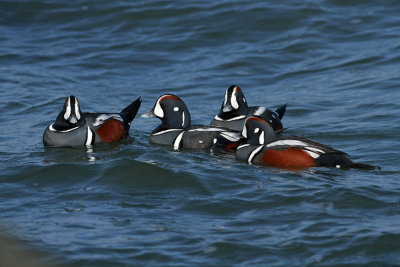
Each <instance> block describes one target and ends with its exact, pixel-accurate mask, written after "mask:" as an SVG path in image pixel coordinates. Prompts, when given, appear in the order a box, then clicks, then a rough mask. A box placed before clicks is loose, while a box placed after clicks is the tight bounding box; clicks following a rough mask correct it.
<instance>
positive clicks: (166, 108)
mask: <svg viewBox="0 0 400 267" xmlns="http://www.w3.org/2000/svg"><path fill="white" fill-rule="evenodd" d="M142 116H144V117H157V118H158V119H160V120H161V124H160V125H159V126H158V127H157V128H155V129H154V130H153V131H152V133H151V135H150V142H151V143H153V144H159V145H169V146H172V147H173V148H174V149H175V150H178V149H181V148H188V149H207V148H210V147H211V146H212V145H213V140H214V139H215V138H216V137H217V136H218V134H219V133H221V132H225V131H228V132H229V130H228V129H226V128H222V127H216V126H209V125H191V117H190V113H189V110H188V108H187V106H186V104H185V103H184V102H183V101H182V99H180V98H179V97H177V96H176V95H173V94H165V95H162V96H160V97H159V98H158V99H157V101H156V103H155V105H154V107H153V109H152V110H151V111H150V112H149V113H147V114H144V115H142Z"/></svg>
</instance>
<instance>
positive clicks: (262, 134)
mask: <svg viewBox="0 0 400 267" xmlns="http://www.w3.org/2000/svg"><path fill="white" fill-rule="evenodd" d="M257 129H258V128H257ZM258 142H259V143H260V145H263V144H264V131H262V132H261V134H260V137H258Z"/></svg>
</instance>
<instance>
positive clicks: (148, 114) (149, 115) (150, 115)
mask: <svg viewBox="0 0 400 267" xmlns="http://www.w3.org/2000/svg"><path fill="white" fill-rule="evenodd" d="M155 116H156V115H155V114H154V109H152V110H150V111H149V112H147V113H144V114H142V115H141V116H140V117H142V118H154V117H155Z"/></svg>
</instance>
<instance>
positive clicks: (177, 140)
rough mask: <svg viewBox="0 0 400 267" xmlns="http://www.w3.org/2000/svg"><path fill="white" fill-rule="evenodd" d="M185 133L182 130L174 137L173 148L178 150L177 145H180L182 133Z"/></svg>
mask: <svg viewBox="0 0 400 267" xmlns="http://www.w3.org/2000/svg"><path fill="white" fill-rule="evenodd" d="M184 133H185V131H183V132H181V133H180V134H179V135H178V136H177V137H176V139H175V141H174V149H175V150H178V149H179V146H180V145H181V141H182V137H183V134H184Z"/></svg>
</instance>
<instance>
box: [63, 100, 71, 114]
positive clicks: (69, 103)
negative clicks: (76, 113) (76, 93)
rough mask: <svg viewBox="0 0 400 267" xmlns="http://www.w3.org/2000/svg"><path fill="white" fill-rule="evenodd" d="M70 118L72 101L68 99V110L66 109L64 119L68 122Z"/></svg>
mask: <svg viewBox="0 0 400 267" xmlns="http://www.w3.org/2000/svg"><path fill="white" fill-rule="evenodd" d="M69 116H71V100H70V99H69V97H68V100H67V108H66V109H65V113H64V119H66V120H68V118H69Z"/></svg>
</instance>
